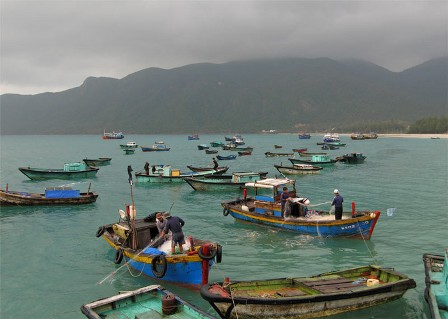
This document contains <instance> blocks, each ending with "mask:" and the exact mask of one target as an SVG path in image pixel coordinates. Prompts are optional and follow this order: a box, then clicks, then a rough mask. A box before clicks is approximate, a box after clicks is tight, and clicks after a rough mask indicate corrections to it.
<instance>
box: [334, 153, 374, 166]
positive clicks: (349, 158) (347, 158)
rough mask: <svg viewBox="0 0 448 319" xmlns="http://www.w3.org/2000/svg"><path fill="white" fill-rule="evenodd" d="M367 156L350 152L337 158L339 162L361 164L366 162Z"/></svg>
mask: <svg viewBox="0 0 448 319" xmlns="http://www.w3.org/2000/svg"><path fill="white" fill-rule="evenodd" d="M366 158H367V157H366V156H364V155H363V154H362V153H350V154H345V155H342V156H339V157H336V159H337V160H338V161H339V162H343V163H347V164H361V163H364V161H365V159H366Z"/></svg>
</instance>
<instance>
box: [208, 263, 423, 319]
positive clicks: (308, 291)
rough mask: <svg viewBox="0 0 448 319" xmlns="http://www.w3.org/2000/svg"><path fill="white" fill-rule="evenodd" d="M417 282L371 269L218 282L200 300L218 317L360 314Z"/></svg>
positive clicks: (390, 271)
mask: <svg viewBox="0 0 448 319" xmlns="http://www.w3.org/2000/svg"><path fill="white" fill-rule="evenodd" d="M415 287H416V283H415V281H414V280H413V279H411V278H409V277H408V276H406V275H404V274H402V273H399V272H397V271H395V270H393V269H391V268H382V267H379V266H375V265H367V266H361V267H357V268H351V269H345V270H339V271H332V272H327V273H323V274H320V275H316V276H311V277H293V278H279V279H261V280H246V281H235V282H230V281H227V282H219V283H213V284H206V285H204V286H202V287H201V296H202V298H204V299H205V300H207V301H208V302H209V303H210V305H211V306H212V307H213V309H215V310H216V312H217V313H218V314H219V316H220V317H221V318H226V319H233V318H239V319H249V318H259V319H268V318H282V319H295V318H305V319H306V318H317V317H323V316H330V315H335V314H338V313H343V312H348V311H354V310H359V309H363V308H367V307H371V306H375V305H379V304H383V303H387V302H390V301H393V300H397V299H399V298H401V297H402V296H403V295H404V293H405V292H406V291H407V290H408V289H412V288H415Z"/></svg>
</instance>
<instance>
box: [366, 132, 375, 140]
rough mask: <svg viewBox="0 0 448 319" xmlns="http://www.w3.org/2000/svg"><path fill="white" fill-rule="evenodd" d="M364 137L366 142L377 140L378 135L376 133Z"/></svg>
mask: <svg viewBox="0 0 448 319" xmlns="http://www.w3.org/2000/svg"><path fill="white" fill-rule="evenodd" d="M363 136H364V138H365V139H366V140H372V139H373V140H375V139H377V138H378V134H376V133H369V134H363Z"/></svg>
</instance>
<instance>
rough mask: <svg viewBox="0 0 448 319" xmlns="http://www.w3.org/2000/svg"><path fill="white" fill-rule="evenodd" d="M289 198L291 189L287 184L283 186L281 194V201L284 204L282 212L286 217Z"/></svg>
mask: <svg viewBox="0 0 448 319" xmlns="http://www.w3.org/2000/svg"><path fill="white" fill-rule="evenodd" d="M288 198H289V191H288V187H286V186H285V187H283V193H281V194H280V203H281V205H282V211H281V213H282V216H283V217H286V216H285V206H286V201H287V200H288Z"/></svg>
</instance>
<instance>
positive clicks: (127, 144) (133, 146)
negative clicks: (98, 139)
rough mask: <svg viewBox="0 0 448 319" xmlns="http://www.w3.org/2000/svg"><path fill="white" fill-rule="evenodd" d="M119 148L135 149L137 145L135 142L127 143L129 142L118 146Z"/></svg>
mask: <svg viewBox="0 0 448 319" xmlns="http://www.w3.org/2000/svg"><path fill="white" fill-rule="evenodd" d="M120 147H121V148H122V149H126V148H137V147H138V144H137V143H136V142H132V141H129V142H127V143H126V144H120Z"/></svg>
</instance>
